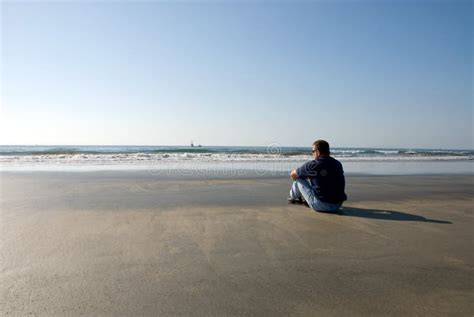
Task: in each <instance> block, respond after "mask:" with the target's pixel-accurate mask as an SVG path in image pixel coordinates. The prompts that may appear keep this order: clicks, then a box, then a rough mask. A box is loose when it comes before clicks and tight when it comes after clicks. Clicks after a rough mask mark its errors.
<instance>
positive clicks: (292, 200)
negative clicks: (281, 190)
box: [287, 197, 303, 205]
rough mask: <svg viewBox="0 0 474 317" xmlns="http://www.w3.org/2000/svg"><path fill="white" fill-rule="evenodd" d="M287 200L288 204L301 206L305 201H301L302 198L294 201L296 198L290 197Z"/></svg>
mask: <svg viewBox="0 0 474 317" xmlns="http://www.w3.org/2000/svg"><path fill="white" fill-rule="evenodd" d="M287 200H288V203H289V204H292V205H301V204H303V199H301V198H297V199H294V198H291V197H288V198H287Z"/></svg>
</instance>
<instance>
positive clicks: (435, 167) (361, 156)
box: [0, 144, 474, 174]
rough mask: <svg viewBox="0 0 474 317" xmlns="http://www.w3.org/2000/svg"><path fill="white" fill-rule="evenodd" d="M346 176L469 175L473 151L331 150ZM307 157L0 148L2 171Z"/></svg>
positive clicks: (223, 166)
mask: <svg viewBox="0 0 474 317" xmlns="http://www.w3.org/2000/svg"><path fill="white" fill-rule="evenodd" d="M331 155H332V156H334V157H335V158H337V159H338V160H340V161H341V162H342V163H343V164H344V167H345V170H346V172H349V173H364V174H365V173H369V174H370V173H373V174H418V173H420V174H425V173H435V174H437V173H473V166H474V150H456V149H453V150H440V149H395V148H393V149H381V148H332V149H331ZM310 159H311V148H310V147H283V146H280V145H278V144H271V145H269V146H262V147H250V146H202V147H201V146H194V147H191V146H6V145H4V146H0V170H3V171H9V170H77V171H81V170H115V169H134V170H136V169H139V170H148V171H149V172H150V173H164V172H171V171H177V170H178V171H193V170H194V171H201V172H202V171H208V172H209V173H218V172H223V171H225V172H228V173H229V174H236V173H239V172H242V173H243V172H245V171H249V170H253V171H260V172H261V173H263V174H265V173H286V171H288V170H290V169H293V168H295V167H296V166H299V165H301V164H302V163H304V162H305V161H308V160H310Z"/></svg>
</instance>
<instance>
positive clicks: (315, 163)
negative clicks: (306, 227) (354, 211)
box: [288, 140, 347, 212]
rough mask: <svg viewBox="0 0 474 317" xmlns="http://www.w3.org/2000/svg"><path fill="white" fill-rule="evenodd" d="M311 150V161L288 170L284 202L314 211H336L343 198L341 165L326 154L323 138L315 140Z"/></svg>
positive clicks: (344, 182)
mask: <svg viewBox="0 0 474 317" xmlns="http://www.w3.org/2000/svg"><path fill="white" fill-rule="evenodd" d="M311 152H312V153H313V157H314V160H312V161H309V162H307V163H305V164H303V165H302V166H301V167H299V168H297V169H296V170H293V171H292V172H291V173H290V177H291V178H292V179H293V185H292V186H291V190H290V197H289V198H288V201H289V202H290V203H293V204H296V203H307V204H308V205H309V207H311V208H313V209H314V210H316V211H321V212H338V211H339V208H341V205H342V203H343V202H344V201H345V200H347V196H346V194H345V193H344V187H345V185H346V181H345V179H344V170H343V169H342V164H341V163H340V162H339V161H338V160H336V159H335V158H333V157H331V156H330V155H329V154H330V151H329V143H328V142H326V141H324V140H317V141H315V142H314V143H313V150H312V151H311Z"/></svg>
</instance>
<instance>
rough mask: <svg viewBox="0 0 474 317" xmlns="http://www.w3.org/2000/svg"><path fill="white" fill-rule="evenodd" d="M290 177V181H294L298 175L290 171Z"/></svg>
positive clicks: (294, 171)
mask: <svg viewBox="0 0 474 317" xmlns="http://www.w3.org/2000/svg"><path fill="white" fill-rule="evenodd" d="M290 177H291V179H293V180H296V179H297V178H298V173H297V172H296V170H292V171H291V173H290Z"/></svg>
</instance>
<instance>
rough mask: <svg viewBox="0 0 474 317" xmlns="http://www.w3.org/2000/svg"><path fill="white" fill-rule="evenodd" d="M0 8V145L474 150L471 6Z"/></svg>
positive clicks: (237, 4)
mask: <svg viewBox="0 0 474 317" xmlns="http://www.w3.org/2000/svg"><path fill="white" fill-rule="evenodd" d="M0 5H1V54H2V55H1V79H2V82H1V88H2V98H1V122H0V125H1V127H0V133H1V134H0V144H150V145H175V144H188V143H189V141H190V140H191V139H193V140H195V141H196V142H197V143H202V144H204V145H206V144H207V145H266V144H269V143H272V142H277V143H280V144H282V145H310V144H311V143H312V141H313V140H315V139H318V138H324V139H327V140H328V141H329V142H330V143H331V144H332V145H333V146H357V147H426V148H471V149H472V148H474V146H473V81H472V73H473V61H472V59H473V56H472V53H473V51H472V37H473V34H472V33H473V5H472V1H367V2H365V1H318V2H310V1H305V2H293V1H291V2H290V1H288V2H263V1H258V2H257V1H238V2H223V1H222V2H221V1H212V2H198V1H194V2H182V1H180V2H172V1H163V2H153V1H147V2H131V1H129V2H127V1H113V2H107V1H86V2H69V1H64V2H59V1H53V2H45V1H41V2H27V1H26V2H20V3H15V2H8V1H7V2H5V1H3V2H2V3H1V4H0Z"/></svg>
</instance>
